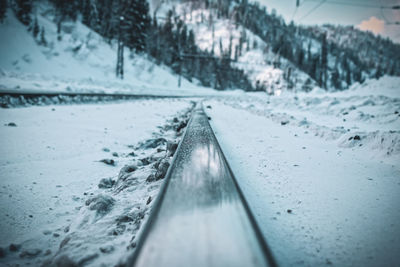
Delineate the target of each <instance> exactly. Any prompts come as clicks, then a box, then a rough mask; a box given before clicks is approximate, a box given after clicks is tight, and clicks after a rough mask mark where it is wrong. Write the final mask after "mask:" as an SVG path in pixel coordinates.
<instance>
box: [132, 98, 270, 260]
mask: <svg viewBox="0 0 400 267" xmlns="http://www.w3.org/2000/svg"><path fill="white" fill-rule="evenodd" d="M166 179H167V180H166V181H165V182H166V185H165V188H164V190H163V192H161V193H160V194H161V195H160V197H159V201H157V203H155V205H156V204H157V206H156V207H153V210H152V212H151V215H150V218H149V221H148V224H147V225H146V229H145V230H144V231H143V234H142V236H141V239H140V240H139V242H138V247H137V249H136V251H135V253H134V255H133V257H132V260H131V262H130V265H129V266H146V267H151V266H240V267H241V266H249V267H251V266H271V265H272V266H273V265H275V264H274V263H273V262H272V264H271V261H270V260H269V257H268V255H266V251H265V249H266V246H265V245H264V244H263V243H262V240H261V239H260V233H259V231H258V228H257V227H256V226H255V221H254V219H253V217H252V216H251V214H250V211H249V209H248V207H247V204H246V203H245V201H244V198H243V196H242V194H241V192H240V189H239V188H238V186H237V184H236V182H235V180H234V177H233V175H232V172H231V170H230V168H229V166H228V164H227V162H226V160H225V157H224V155H223V153H222V150H221V149H220V147H219V145H218V142H217V140H216V139H215V136H214V134H213V132H212V130H211V127H210V125H209V123H208V118H207V116H206V115H205V113H204V110H203V108H202V105H201V104H198V105H197V107H196V108H195V110H194V111H193V114H192V118H191V120H190V122H189V125H188V127H187V129H186V132H185V135H184V137H183V139H182V141H181V144H180V146H179V148H178V150H177V154H176V157H175V158H174V162H173V164H172V165H171V169H170V170H169V172H168V177H166Z"/></svg>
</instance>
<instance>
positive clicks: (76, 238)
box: [0, 99, 191, 266]
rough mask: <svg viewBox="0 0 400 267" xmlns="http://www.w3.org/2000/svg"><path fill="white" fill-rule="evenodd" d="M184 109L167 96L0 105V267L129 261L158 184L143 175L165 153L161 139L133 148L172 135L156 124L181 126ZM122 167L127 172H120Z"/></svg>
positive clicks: (183, 104) (185, 102)
mask: <svg viewBox="0 0 400 267" xmlns="http://www.w3.org/2000/svg"><path fill="white" fill-rule="evenodd" d="M190 106H191V102H190V101H189V100H173V99H172V100H171V99H168V100H137V101H130V102H124V103H114V104H102V105H97V104H93V105H88V104H82V105H69V106H45V107H29V108H17V109H0V121H1V126H0V127H1V128H2V129H1V131H0V140H1V141H0V142H1V144H0V146H1V148H2V153H1V155H0V202H1V206H0V218H1V220H0V229H1V231H0V248H1V251H0V252H1V253H0V254H1V255H2V257H0V265H3V264H14V263H19V264H27V263H31V264H33V265H36V266H39V265H40V264H41V263H43V262H44V261H45V260H53V261H56V260H58V261H60V262H63V263H66V262H68V261H69V260H72V261H74V262H75V263H78V262H80V263H88V264H92V266H99V265H100V264H101V263H104V264H106V265H109V264H115V263H117V262H118V261H119V260H120V259H121V258H122V256H123V255H125V256H126V254H127V247H128V246H129V245H130V244H131V243H133V242H134V233H135V232H136V231H137V230H138V229H137V228H138V227H139V226H140V223H141V220H142V219H143V218H144V216H145V214H147V212H148V208H147V206H148V205H147V204H151V203H150V202H151V199H150V200H149V196H151V197H153V198H154V196H155V194H156V193H157V192H158V188H159V185H160V184H161V181H162V180H159V178H160V177H158V176H157V174H156V178H157V179H150V180H149V179H148V176H149V175H150V174H151V173H152V170H153V169H154V164H155V163H157V162H158V164H159V165H160V166H163V167H164V168H165V166H166V165H165V164H166V163H165V164H164V163H163V162H164V161H165V160H164V158H165V156H164V155H165V153H169V152H168V151H167V152H166V143H165V140H161V141H159V142H158V141H157V143H156V144H154V145H152V143H150V145H149V144H148V143H145V144H144V145H143V144H142V145H141V146H137V144H138V143H139V142H140V141H144V140H148V139H151V138H155V137H162V138H166V139H167V140H172V141H174V140H176V138H179V137H177V136H176V134H175V131H174V129H173V127H168V128H165V127H164V128H163V127H162V126H163V125H165V124H166V123H167V120H171V121H172V118H174V117H176V119H174V122H175V124H179V123H180V121H181V118H180V116H178V115H179V114H178V113H179V112H183V111H184V110H185V109H188V108H189V107H190ZM183 126H184V125H183ZM155 140H157V139H155ZM153 141H154V140H153ZM153 147H154V148H153ZM132 152H133V153H132ZM169 156H170V155H169ZM103 159H108V160H111V159H112V160H114V164H113V165H112V164H111V165H107V164H105V163H103V162H101V160H103ZM168 159H169V158H168ZM161 160H164V161H161ZM160 161H161V163H160ZM109 163H112V162H111V161H110V162H109ZM163 164H164V165H163ZM124 165H129V166H131V167H130V168H131V169H129V168H128V169H124V170H121V172H120V169H121V168H122V167H123V166H124ZM157 168H158V169H159V168H160V167H159V166H158V167H157ZM157 168H156V169H157ZM134 169H136V171H134ZM118 174H119V176H118ZM132 174H133V175H132ZM117 177H118V179H117ZM103 178H106V179H105V180H103V181H102V182H101V184H102V187H103V188H98V184H99V181H100V180H101V179H103ZM157 180H159V181H157ZM113 185H114V186H113ZM106 188H111V189H106ZM139 211H140V212H139ZM135 216H136V217H135ZM122 233H124V234H123V235H122ZM12 244H14V245H12ZM12 250H17V251H12ZM4 254H5V255H4ZM4 256H5V257H4ZM60 258H61V259H60Z"/></svg>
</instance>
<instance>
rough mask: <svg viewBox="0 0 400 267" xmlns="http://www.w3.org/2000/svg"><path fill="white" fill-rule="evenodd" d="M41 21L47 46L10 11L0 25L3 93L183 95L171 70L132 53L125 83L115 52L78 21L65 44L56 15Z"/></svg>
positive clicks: (47, 11) (45, 10)
mask: <svg viewBox="0 0 400 267" xmlns="http://www.w3.org/2000/svg"><path fill="white" fill-rule="evenodd" d="M37 21H38V25H39V27H40V29H41V31H43V32H44V39H45V42H46V44H44V43H43V42H42V41H43V40H41V37H40V35H39V36H38V37H36V38H34V37H33V34H32V32H31V31H28V29H27V27H26V26H24V25H23V24H22V23H21V22H20V21H18V20H17V18H16V17H15V15H14V13H13V12H11V10H9V11H8V12H7V16H6V19H5V21H4V22H3V23H0V34H1V36H2V38H3V39H4V40H7V41H6V42H1V43H0V70H1V73H0V75H1V79H0V88H1V90H15V89H17V90H21V91H22V90H41V91H86V92H93V91H96V92H115V91H120V92H140V93H152V89H153V90H154V89H156V90H158V91H157V92H159V91H160V90H161V92H163V91H165V90H167V91H168V90H173V89H174V90H176V91H177V92H178V93H179V92H180V91H182V90H178V87H177V85H178V77H177V76H176V75H174V74H172V73H171V71H170V70H169V68H168V67H163V66H158V65H156V64H155V63H153V62H151V61H150V60H149V59H148V58H147V57H146V56H145V55H137V54H135V55H131V54H130V52H129V50H128V49H125V79H124V80H122V81H121V80H119V79H117V78H116V77H115V65H116V47H114V45H113V44H111V45H110V44H108V43H106V42H105V40H104V38H102V37H101V36H99V35H98V34H97V33H95V32H93V31H92V30H90V29H88V28H87V27H86V26H85V25H83V24H82V23H80V22H79V21H77V22H76V23H73V22H69V23H64V24H63V28H62V31H63V34H62V40H57V29H56V25H55V23H54V22H53V15H52V9H51V8H49V7H48V6H46V5H41V6H39V12H38V15H37ZM155 77H156V78H157V79H154V78H155ZM182 87H183V88H185V90H186V91H187V90H192V91H193V90H196V89H197V91H198V90H199V87H198V86H196V85H194V84H193V83H190V82H188V81H187V80H185V79H183V80H182ZM185 90H184V91H185ZM202 91H203V90H202V89H201V88H200V93H201V92H202ZM205 92H208V93H210V91H207V90H204V93H205Z"/></svg>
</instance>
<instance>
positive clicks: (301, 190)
mask: <svg viewBox="0 0 400 267" xmlns="http://www.w3.org/2000/svg"><path fill="white" fill-rule="evenodd" d="M399 84H400V79H399V78H390V77H384V78H382V79H380V80H378V81H376V80H370V81H368V82H367V83H365V84H364V85H356V86H354V87H353V88H352V89H351V90H348V91H344V92H340V93H325V92H322V91H320V90H315V91H313V92H311V93H310V94H297V95H295V94H292V93H284V94H282V95H281V96H280V97H276V96H274V97H268V96H265V95H260V94H258V95H254V94H253V96H250V95H249V96H247V97H235V98H229V99H227V98H221V99H218V100H215V99H214V100H208V101H206V102H205V106H208V105H209V106H210V107H209V108H207V109H206V111H207V113H208V115H209V116H210V117H211V121H210V122H211V125H212V127H213V129H214V131H215V133H216V136H217V139H218V140H219V142H220V144H221V146H222V149H223V151H224V152H225V154H226V156H227V158H228V161H229V163H230V165H231V167H232V169H233V172H234V173H235V175H236V178H237V179H238V181H239V184H240V186H241V187H242V189H243V191H244V194H245V197H246V198H247V200H248V202H249V204H250V207H251V209H252V210H253V212H254V214H255V216H256V219H257V221H258V223H259V225H260V227H261V229H262V231H263V233H264V235H265V238H266V240H267V242H268V243H269V245H270V246H271V249H272V252H273V254H274V255H275V256H276V259H277V261H278V263H279V264H281V265H283V266H292V265H305V266H319V265H325V264H334V265H336V266H397V265H399V263H400V261H399V259H398V252H399V251H400V223H399V222H400V205H399V203H400V165H399V162H400V116H399V112H400V88H399Z"/></svg>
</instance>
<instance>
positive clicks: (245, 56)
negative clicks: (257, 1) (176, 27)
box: [159, 3, 309, 93]
mask: <svg viewBox="0 0 400 267" xmlns="http://www.w3.org/2000/svg"><path fill="white" fill-rule="evenodd" d="M168 8H171V3H168V4H166V5H165V7H163V9H162V10H160V11H159V12H165V13H166V12H167V11H168ZM175 10H176V12H177V13H178V15H179V16H180V18H181V19H182V20H183V21H185V25H187V27H188V29H189V30H190V29H191V30H193V31H194V34H195V37H196V40H195V41H196V44H197V45H198V46H199V47H200V48H201V49H202V50H208V51H209V52H211V51H212V50H214V54H215V56H217V57H219V56H221V55H223V54H227V53H228V51H229V45H230V43H231V54H230V55H229V58H230V59H232V60H233V59H234V58H235V47H239V43H240V38H243V39H247V40H248V42H246V41H244V43H243V44H242V46H243V47H242V54H241V55H239V56H238V58H237V61H234V62H232V65H233V66H235V67H237V68H238V69H241V70H243V71H244V72H245V73H246V74H247V75H248V77H249V80H250V81H251V82H252V84H253V86H255V87H258V88H261V87H262V88H263V90H266V91H267V92H269V93H274V92H275V91H277V90H286V89H288V83H287V81H286V80H285V79H284V78H283V76H284V75H285V71H284V69H285V70H286V71H287V69H288V68H291V76H292V80H293V81H295V82H294V86H297V87H299V88H300V87H301V86H302V85H303V84H305V83H306V81H307V79H309V76H308V75H307V74H305V73H304V72H302V71H300V70H299V69H297V68H296V67H294V66H293V65H292V64H291V63H290V62H289V61H287V60H286V59H284V58H281V57H280V56H279V55H277V54H275V53H273V52H272V51H271V47H270V46H269V45H268V44H267V43H266V42H264V41H263V40H262V39H261V38H260V37H258V36H257V35H255V34H254V33H253V32H251V31H249V30H248V29H246V28H244V27H243V26H237V25H235V24H236V23H235V22H234V19H233V18H231V19H225V18H218V16H217V13H216V11H214V10H211V11H210V10H207V9H205V8H204V7H201V6H199V5H196V4H193V5H190V4H189V5H188V4H185V3H184V4H176V5H175ZM210 17H212V19H211V18H210ZM254 44H256V46H254ZM221 47H222V51H221ZM277 62H280V64H281V66H280V67H278V68H277V67H274V63H277Z"/></svg>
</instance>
